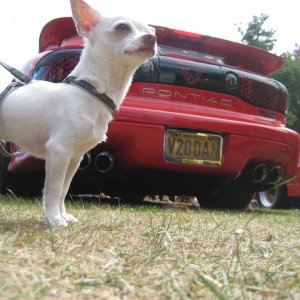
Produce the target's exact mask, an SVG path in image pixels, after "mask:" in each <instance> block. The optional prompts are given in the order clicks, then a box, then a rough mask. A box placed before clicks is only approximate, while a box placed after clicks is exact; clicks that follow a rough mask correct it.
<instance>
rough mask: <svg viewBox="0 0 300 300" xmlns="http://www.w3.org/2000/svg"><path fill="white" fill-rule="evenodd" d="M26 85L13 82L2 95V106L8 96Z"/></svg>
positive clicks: (0, 95)
mask: <svg viewBox="0 0 300 300" xmlns="http://www.w3.org/2000/svg"><path fill="white" fill-rule="evenodd" d="M24 85H25V83H23V82H18V81H12V82H11V83H10V84H9V85H8V86H7V87H6V88H5V89H4V90H3V92H2V93H0V105H1V103H2V102H3V100H4V99H5V98H6V96H7V95H8V94H9V93H11V92H13V91H14V90H15V89H17V88H19V87H21V86H24Z"/></svg>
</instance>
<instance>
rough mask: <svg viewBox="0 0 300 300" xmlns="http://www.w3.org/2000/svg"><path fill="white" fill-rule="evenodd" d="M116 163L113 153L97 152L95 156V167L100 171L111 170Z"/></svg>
mask: <svg viewBox="0 0 300 300" xmlns="http://www.w3.org/2000/svg"><path fill="white" fill-rule="evenodd" d="M113 164H114V158H113V156H112V155H111V153H109V152H107V151H103V152H100V153H98V154H97V156H96V158H95V168H96V170H97V171H98V172H100V173H106V172H108V171H110V170H111V169H112V167H113Z"/></svg>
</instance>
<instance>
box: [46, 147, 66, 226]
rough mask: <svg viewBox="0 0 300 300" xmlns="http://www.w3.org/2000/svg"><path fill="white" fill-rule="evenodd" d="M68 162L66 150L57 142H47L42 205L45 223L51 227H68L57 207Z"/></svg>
mask: <svg viewBox="0 0 300 300" xmlns="http://www.w3.org/2000/svg"><path fill="white" fill-rule="evenodd" d="M69 162H70V153H69V151H67V149H66V148H64V147H63V146H61V145H60V144H59V143H57V142H47V145H46V178H45V187H44V194H43V205H44V218H45V223H47V224H49V225H51V226H53V227H65V226H67V225H68V224H67V222H66V220H65V219H64V218H63V217H62V216H61V213H60V207H59V206H60V199H61V196H62V192H63V184H64V182H65V177H66V172H67V168H68V165H69Z"/></svg>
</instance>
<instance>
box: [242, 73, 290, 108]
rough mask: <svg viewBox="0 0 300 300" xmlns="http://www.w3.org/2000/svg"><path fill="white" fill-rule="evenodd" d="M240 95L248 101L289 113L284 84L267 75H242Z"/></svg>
mask: <svg viewBox="0 0 300 300" xmlns="http://www.w3.org/2000/svg"><path fill="white" fill-rule="evenodd" d="M240 97H241V98H242V99H243V100H245V101H246V102H248V103H250V104H252V105H255V106H259V107H262V108H266V109H270V110H273V111H276V112H279V113H282V114H286V113H287V108H288V94H287V91H286V89H285V88H284V86H283V85H281V84H280V83H279V82H277V81H275V80H273V79H271V78H266V77H263V78H262V77H260V76H256V75H252V76H251V75H250V74H247V77H246V76H245V77H243V76H241V77H240Z"/></svg>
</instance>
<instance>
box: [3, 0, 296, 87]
mask: <svg viewBox="0 0 300 300" xmlns="http://www.w3.org/2000/svg"><path fill="white" fill-rule="evenodd" d="M86 2H88V3H89V4H90V5H91V6H93V7H94V8H95V9H97V10H98V11H99V12H100V13H101V14H102V15H108V16H112V15H114V16H117V15H122V16H128V17H131V18H134V19H138V20H142V21H143V22H145V23H148V24H154V25H161V26H167V27H171V28H176V29H181V30H186V31H191V32H196V33H201V34H206V35H211V36H215V37H220V38H224V39H228V40H231V41H235V42H240V40H241V35H240V33H238V31H237V25H235V24H240V23H241V25H240V26H241V27H242V28H246V26H247V24H248V22H250V21H251V20H252V16H253V15H257V16H259V15H260V14H261V13H266V14H268V15H269V19H268V21H267V22H266V23H265V28H266V29H268V28H269V29H270V28H272V29H275V30H277V33H276V34H275V37H276V38H277V42H276V46H275V49H274V50H273V53H276V54H278V55H279V54H281V53H283V52H286V51H289V52H292V51H293V50H294V49H295V44H296V43H298V44H300V16H299V12H298V8H296V7H295V1H294V0H285V1H274V0H251V1H241V0H227V1H224V0H214V1H209V0H206V1H202V0H190V1H188V0H186V1H182V0H152V1H149V0H148V1H145V0H86ZM0 3H1V9H0V36H1V47H0V60H2V61H4V62H6V63H8V64H10V65H12V66H14V67H16V68H18V67H20V66H22V65H23V64H24V63H25V62H26V61H27V60H29V59H30V58H31V57H33V56H34V55H36V54H37V51H38V39H39V33H40V31H41V29H42V27H43V26H44V25H45V24H46V23H47V22H48V21H50V20H52V19H54V18H58V17H64V16H71V9H70V3H69V0H26V1H24V0H9V1H5V0H0ZM10 78H11V76H10V75H9V73H7V71H5V70H4V69H2V68H1V69H0V88H2V89H3V88H4V87H5V86H6V85H7V84H8V83H9V81H10ZM2 89H1V90H2Z"/></svg>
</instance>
